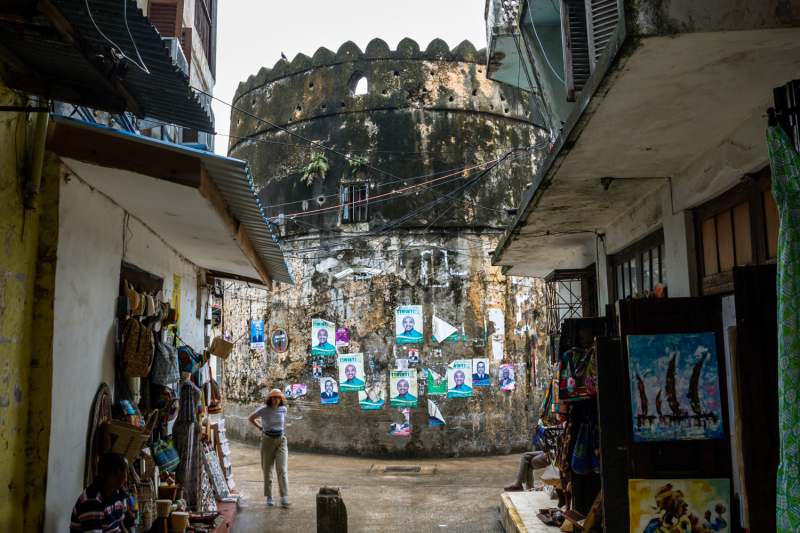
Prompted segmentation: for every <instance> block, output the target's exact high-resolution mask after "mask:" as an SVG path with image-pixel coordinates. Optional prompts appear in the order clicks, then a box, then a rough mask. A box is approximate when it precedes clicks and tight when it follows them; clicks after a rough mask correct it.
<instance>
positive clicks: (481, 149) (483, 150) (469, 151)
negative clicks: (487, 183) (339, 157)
mask: <svg viewBox="0 0 800 533" xmlns="http://www.w3.org/2000/svg"><path fill="white" fill-rule="evenodd" d="M262 133H269V132H267V131H261V132H258V133H256V135H260V134H262ZM214 135H218V136H220V137H230V138H231V139H242V140H248V141H256V142H262V143H266V144H277V145H279V146H293V147H295V148H311V146H309V145H307V144H294V143H282V142H278V141H268V140H266V139H256V138H255V137H244V136H241V135H228V134H226V133H216V132H215V133H214ZM497 150H498V148H471V149H469V150H463V151H458V152H449V151H441V152H431V151H427V152H414V151H402V150H371V149H362V150H345V149H342V148H340V149H339V151H341V152H348V153H370V154H400V155H438V154H468V153H473V152H494V151H497Z"/></svg>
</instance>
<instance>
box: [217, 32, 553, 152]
mask: <svg viewBox="0 0 800 533" xmlns="http://www.w3.org/2000/svg"><path fill="white" fill-rule="evenodd" d="M484 56H485V52H484V51H478V50H476V49H475V47H474V46H473V45H472V43H470V42H469V41H464V42H462V43H461V44H459V45H458V46H456V47H455V48H453V49H452V50H451V49H450V48H449V47H448V45H447V43H446V42H444V41H443V40H441V39H434V40H433V41H431V43H430V44H429V45H428V47H427V48H426V49H425V50H424V51H423V50H421V49H420V47H419V45H418V44H417V43H416V42H415V41H414V40H412V39H408V38H406V39H403V40H402V41H401V42H400V43H399V44H398V46H397V49H396V50H390V49H389V46H388V45H387V44H386V42H384V41H383V40H381V39H373V40H372V41H371V42H370V43H369V45H368V46H367V48H366V50H364V51H362V50H361V49H360V48H359V47H358V46H357V45H356V44H355V43H353V42H352V41H348V42H346V43H344V44H343V45H342V46H341V47H339V50H338V51H337V52H335V53H334V52H333V51H331V50H328V49H327V48H324V47H323V48H320V49H318V50H317V51H316V52H315V53H314V55H313V56H312V57H308V56H307V55H305V54H297V56H295V58H294V59H293V60H292V61H291V62H289V61H286V60H283V59H282V60H280V61H278V62H277V63H276V64H275V65H274V66H273V67H272V68H271V69H267V68H262V69H261V70H260V71H259V72H258V74H256V75H255V76H250V77H249V78H248V79H247V81H245V82H242V83H240V84H239V87H238V89H237V91H236V94H235V96H234V102H233V103H234V105H235V106H237V107H239V108H241V109H243V110H245V111H247V112H249V113H253V114H255V115H257V116H259V117H262V118H264V119H266V120H268V121H270V122H272V123H275V124H278V125H280V126H282V127H285V126H288V125H290V124H293V123H297V122H300V121H304V120H308V119H312V118H318V117H325V116H331V115H336V114H342V113H353V112H370V111H373V110H390V109H404V108H424V109H430V110H442V111H456V110H457V111H472V112H481V113H490V114H494V115H498V116H501V117H507V118H513V119H515V120H523V121H527V122H531V123H536V124H541V117H540V116H539V115H538V111H537V109H536V106H535V103H534V101H533V98H532V97H531V95H530V94H528V93H527V92H524V91H520V90H518V89H511V88H509V87H505V86H500V85H498V84H495V83H492V82H491V81H490V80H488V79H487V78H486V72H485V70H486V68H485V65H484V64H483V57H484ZM362 77H366V78H367V81H368V87H369V89H368V92H367V93H366V94H360V95H356V94H355V86H356V83H357V82H358V80H359V79H360V78H362ZM231 122H232V129H231V134H232V135H238V136H250V135H253V134H256V133H258V132H263V131H265V130H269V129H270V127H269V126H268V125H266V124H264V123H260V122H259V121H257V120H255V119H253V118H248V117H247V116H246V115H244V114H242V113H236V112H235V111H234V112H233V114H232V121H231ZM235 144H236V142H235V141H233V142H232V143H231V146H233V145H235Z"/></svg>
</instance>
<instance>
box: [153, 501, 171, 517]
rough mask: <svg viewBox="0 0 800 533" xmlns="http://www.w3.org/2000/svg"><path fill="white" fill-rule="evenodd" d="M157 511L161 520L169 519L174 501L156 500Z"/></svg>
mask: <svg viewBox="0 0 800 533" xmlns="http://www.w3.org/2000/svg"><path fill="white" fill-rule="evenodd" d="M156 511H157V514H158V517H159V518H168V517H169V513H170V511H172V500H156Z"/></svg>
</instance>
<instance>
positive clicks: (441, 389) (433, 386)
mask: <svg viewBox="0 0 800 533" xmlns="http://www.w3.org/2000/svg"><path fill="white" fill-rule="evenodd" d="M425 372H427V373H428V394H429V395H430V394H447V371H445V372H444V374H445V375H444V376H442V375H441V374H439V373H438V372H436V371H435V370H432V369H430V368H426V369H425Z"/></svg>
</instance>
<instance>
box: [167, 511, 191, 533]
mask: <svg viewBox="0 0 800 533" xmlns="http://www.w3.org/2000/svg"><path fill="white" fill-rule="evenodd" d="M170 519H171V521H172V530H173V531H175V532H177V533H183V532H184V531H186V528H187V527H188V526H189V513H185V512H183V511H175V512H174V513H172V514H171V515H170Z"/></svg>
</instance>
